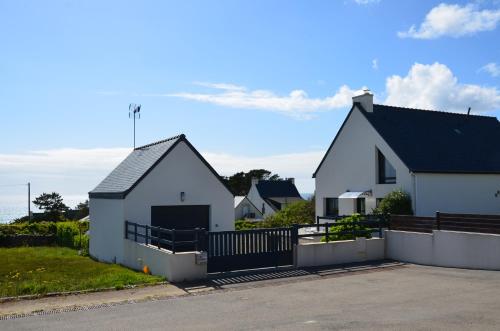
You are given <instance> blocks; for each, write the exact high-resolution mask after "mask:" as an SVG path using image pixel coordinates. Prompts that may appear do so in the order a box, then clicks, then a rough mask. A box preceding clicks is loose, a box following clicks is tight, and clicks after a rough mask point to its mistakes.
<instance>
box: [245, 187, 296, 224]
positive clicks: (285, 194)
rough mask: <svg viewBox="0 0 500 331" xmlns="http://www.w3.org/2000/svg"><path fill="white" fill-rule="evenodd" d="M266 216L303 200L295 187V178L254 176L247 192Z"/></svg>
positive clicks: (249, 197)
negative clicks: (263, 178) (260, 178)
mask: <svg viewBox="0 0 500 331" xmlns="http://www.w3.org/2000/svg"><path fill="white" fill-rule="evenodd" d="M247 198H248V200H250V201H251V202H252V204H254V205H255V206H256V207H257V208H258V209H259V210H260V211H261V213H262V215H263V216H264V217H267V216H270V215H273V214H274V213H276V212H277V211H278V210H281V209H282V208H284V207H285V206H287V205H288V204H290V203H292V202H295V201H300V200H303V199H302V197H301V196H300V194H299V191H298V190H297V187H295V181H294V179H293V178H288V179H286V180H259V179H257V178H252V186H251V187H250V190H249V191H248V194H247Z"/></svg>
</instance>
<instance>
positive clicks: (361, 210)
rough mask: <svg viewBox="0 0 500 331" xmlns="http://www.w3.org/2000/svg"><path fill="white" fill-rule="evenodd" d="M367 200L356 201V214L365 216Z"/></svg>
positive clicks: (359, 199)
mask: <svg viewBox="0 0 500 331" xmlns="http://www.w3.org/2000/svg"><path fill="white" fill-rule="evenodd" d="M365 210H366V209H365V198H357V199H356V213H358V214H361V215H364V214H365Z"/></svg>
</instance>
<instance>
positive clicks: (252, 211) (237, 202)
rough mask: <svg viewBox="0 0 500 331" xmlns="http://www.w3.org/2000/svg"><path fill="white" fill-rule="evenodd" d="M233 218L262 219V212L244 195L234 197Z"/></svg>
mask: <svg viewBox="0 0 500 331" xmlns="http://www.w3.org/2000/svg"><path fill="white" fill-rule="evenodd" d="M234 219H235V220H239V219H262V212H261V211H260V210H259V209H258V208H257V207H255V205H254V204H253V203H252V202H251V201H250V200H248V198H247V197H246V196H244V195H238V196H235V197H234Z"/></svg>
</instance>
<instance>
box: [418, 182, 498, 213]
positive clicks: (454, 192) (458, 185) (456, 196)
mask: <svg viewBox="0 0 500 331" xmlns="http://www.w3.org/2000/svg"><path fill="white" fill-rule="evenodd" d="M498 190H500V175H467V174H421V173H418V174H416V191H417V201H416V203H417V208H416V214H417V215H419V216H432V215H434V214H435V213H436V211H440V212H443V213H462V214H464V213H467V214H483V215H490V214H500V197H495V192H497V191H498Z"/></svg>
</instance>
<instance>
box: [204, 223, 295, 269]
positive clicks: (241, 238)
mask: <svg viewBox="0 0 500 331" xmlns="http://www.w3.org/2000/svg"><path fill="white" fill-rule="evenodd" d="M294 231H296V229H293V228H273V229H259V230H247V231H223V232H209V233H208V243H207V244H208V272H209V273H211V272H223V271H233V270H245V269H258V268H266V267H276V266H286V265H292V264H293V243H294V242H295V241H296V235H295V234H294Z"/></svg>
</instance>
